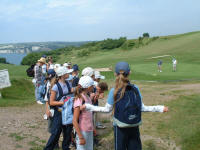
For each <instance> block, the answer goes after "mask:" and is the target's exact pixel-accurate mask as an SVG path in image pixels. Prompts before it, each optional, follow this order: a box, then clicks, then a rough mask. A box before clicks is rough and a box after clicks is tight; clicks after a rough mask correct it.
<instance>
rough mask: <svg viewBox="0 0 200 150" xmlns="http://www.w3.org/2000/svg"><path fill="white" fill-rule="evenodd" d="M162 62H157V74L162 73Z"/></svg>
mask: <svg viewBox="0 0 200 150" xmlns="http://www.w3.org/2000/svg"><path fill="white" fill-rule="evenodd" d="M162 63H163V62H162V60H159V61H158V72H162Z"/></svg>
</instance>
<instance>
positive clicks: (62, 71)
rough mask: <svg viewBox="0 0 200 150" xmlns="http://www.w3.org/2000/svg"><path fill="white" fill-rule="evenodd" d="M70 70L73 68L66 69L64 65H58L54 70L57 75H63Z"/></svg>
mask: <svg viewBox="0 0 200 150" xmlns="http://www.w3.org/2000/svg"><path fill="white" fill-rule="evenodd" d="M72 71H73V69H67V68H66V67H63V66H61V67H58V68H57V69H56V70H55V72H56V74H57V76H59V77H60V76H63V75H65V74H67V73H71V72H72Z"/></svg>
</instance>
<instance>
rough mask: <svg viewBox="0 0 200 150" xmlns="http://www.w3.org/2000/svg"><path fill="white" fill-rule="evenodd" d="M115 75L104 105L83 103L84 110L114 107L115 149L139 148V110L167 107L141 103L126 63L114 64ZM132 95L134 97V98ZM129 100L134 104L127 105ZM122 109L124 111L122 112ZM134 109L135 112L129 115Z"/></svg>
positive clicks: (140, 146) (108, 110)
mask: <svg viewBox="0 0 200 150" xmlns="http://www.w3.org/2000/svg"><path fill="white" fill-rule="evenodd" d="M115 75H116V81H115V88H112V89H111V90H110V92H109V95H108V100H107V103H106V105H105V107H98V106H93V105H89V104H85V107H86V110H90V111H96V112H98V111H99V112H110V111H112V109H113V108H114V111H113V113H114V117H113V120H114V121H113V125H114V137H115V150H141V149H142V145H141V140H140V132H139V125H140V124H141V111H151V112H167V111H168V108H167V107H165V106H145V105H144V104H143V103H142V96H141V94H140V92H139V89H138V87H137V86H136V85H131V84H130V81H129V79H128V76H129V75H130V67H129V64H128V63H126V62H119V63H117V64H116V66H115ZM131 96H132V97H131ZM133 97H135V99H134V98H133ZM131 101H133V102H135V103H132V104H135V106H134V105H132V107H129V105H131V103H130V102H131ZM125 105H128V107H127V109H128V111H127V112H126V109H124V108H125V107H126V106H125ZM137 108H138V109H137ZM122 109H123V110H125V111H124V112H123V111H122ZM134 109H135V114H132V115H129V113H130V112H132V111H133V110H134ZM138 110H139V111H138ZM123 113H127V115H123ZM128 115H129V116H128ZM126 119H127V120H126ZM132 121H133V122H132ZM127 122H128V123H127Z"/></svg>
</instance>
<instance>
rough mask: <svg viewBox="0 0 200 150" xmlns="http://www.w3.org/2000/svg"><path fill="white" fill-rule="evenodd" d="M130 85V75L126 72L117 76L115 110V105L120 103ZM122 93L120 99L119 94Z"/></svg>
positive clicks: (121, 72)
mask: <svg viewBox="0 0 200 150" xmlns="http://www.w3.org/2000/svg"><path fill="white" fill-rule="evenodd" d="M128 83H129V79H128V75H126V74H125V73H124V71H120V73H119V74H118V75H117V77H116V80H115V90H114V109H113V110H115V104H116V102H118V101H119V100H120V99H121V98H122V97H123V96H124V93H125V90H126V86H127V85H128ZM119 91H120V97H119V98H117V97H118V92H119Z"/></svg>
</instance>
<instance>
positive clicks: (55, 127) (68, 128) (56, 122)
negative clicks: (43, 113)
mask: <svg viewBox="0 0 200 150" xmlns="http://www.w3.org/2000/svg"><path fill="white" fill-rule="evenodd" d="M72 128H73V125H72V124H71V125H65V126H63V125H62V115H61V113H60V112H58V111H57V110H55V112H54V116H53V119H52V127H51V136H50V138H49V140H48V142H47V144H46V147H45V148H44V150H53V149H54V147H55V146H56V143H58V140H59V137H60V134H61V132H63V142H62V149H63V150H69V145H70V142H71V132H72Z"/></svg>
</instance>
